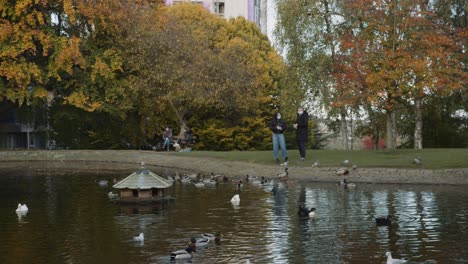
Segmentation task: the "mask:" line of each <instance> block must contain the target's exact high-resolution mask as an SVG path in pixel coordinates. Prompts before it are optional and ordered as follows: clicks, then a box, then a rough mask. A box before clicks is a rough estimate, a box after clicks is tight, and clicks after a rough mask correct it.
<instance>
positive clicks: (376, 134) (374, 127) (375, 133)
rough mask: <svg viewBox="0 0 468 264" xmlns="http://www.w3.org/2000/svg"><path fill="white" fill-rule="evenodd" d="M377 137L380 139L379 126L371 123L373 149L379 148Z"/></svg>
mask: <svg viewBox="0 0 468 264" xmlns="http://www.w3.org/2000/svg"><path fill="white" fill-rule="evenodd" d="M379 139H380V135H379V128H378V126H377V124H373V125H372V148H373V149H374V150H378V149H379Z"/></svg>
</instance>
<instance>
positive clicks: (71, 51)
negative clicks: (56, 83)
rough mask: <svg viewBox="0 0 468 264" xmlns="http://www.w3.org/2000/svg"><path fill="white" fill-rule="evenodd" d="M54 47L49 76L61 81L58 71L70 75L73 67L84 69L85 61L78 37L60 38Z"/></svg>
mask: <svg viewBox="0 0 468 264" xmlns="http://www.w3.org/2000/svg"><path fill="white" fill-rule="evenodd" d="M54 46H55V53H54V54H53V56H52V58H53V63H52V64H50V66H49V70H50V73H49V75H50V76H53V77H55V78H57V79H58V80H61V76H60V74H59V73H60V71H64V72H66V73H68V74H72V71H73V66H81V67H84V65H85V60H84V58H83V57H82V55H81V51H80V39H79V38H78V37H71V38H67V37H60V38H59V39H57V40H56V43H55V45H54Z"/></svg>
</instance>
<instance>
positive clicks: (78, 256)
mask: <svg viewBox="0 0 468 264" xmlns="http://www.w3.org/2000/svg"><path fill="white" fill-rule="evenodd" d="M154 171H155V172H158V173H160V174H162V175H169V174H172V173H174V172H173V171H169V170H162V169H161V170H158V169H154ZM125 176H126V175H125V174H116V175H115V176H93V175H82V176H80V175H63V176H32V175H31V174H30V173H27V172H22V171H15V172H12V171H0V200H1V202H0V263H170V261H169V254H170V252H171V251H174V250H177V249H183V248H185V247H186V246H187V243H188V241H189V240H190V238H191V237H193V236H199V234H200V233H203V232H209V233H214V232H216V231H221V232H222V233H223V234H224V237H223V240H222V242H221V244H219V245H216V244H214V243H213V244H211V245H209V247H207V248H205V249H198V250H197V253H195V254H194V257H193V259H192V260H191V261H190V263H211V264H216V263H245V262H246V260H247V259H248V260H250V262H251V263H385V261H386V257H385V256H384V254H385V252H386V251H391V252H392V253H393V256H394V257H397V258H406V259H410V260H411V263H468V192H467V191H466V190H467V188H466V186H465V187H462V186H460V187H454V186H427V185H424V186H414V185H374V184H366V185H358V188H357V189H356V190H353V191H351V190H350V191H345V190H342V189H339V188H337V187H336V186H335V185H333V184H325V183H320V184H318V183H305V184H304V183H299V182H296V183H290V184H288V185H280V188H279V189H278V191H277V192H276V195H273V194H272V192H270V189H271V187H267V188H263V187H260V186H256V185H252V184H248V183H246V184H244V187H243V190H242V192H241V194H240V197H241V202H240V206H239V207H238V208H234V207H233V206H232V205H231V203H230V202H229V200H230V199H231V197H232V196H233V195H234V194H235V193H236V186H235V184H233V183H224V184H219V185H218V186H216V187H205V188H202V189H200V188H196V187H195V186H193V185H183V184H181V183H177V184H175V185H174V186H173V187H172V188H170V189H168V190H167V192H166V193H167V194H170V195H172V196H174V197H176V201H175V202H171V203H168V204H164V205H160V204H154V205H151V206H128V205H127V206H124V205H119V204H116V203H112V202H110V201H109V199H108V197H107V193H108V192H109V191H111V190H112V188H111V186H110V185H112V184H110V185H109V186H107V187H100V186H98V184H96V182H95V181H96V180H100V179H107V180H109V182H112V180H113V178H114V177H116V178H118V179H120V178H123V177H125ZM19 202H21V203H26V204H27V205H28V207H29V212H28V214H27V215H26V216H23V217H20V216H18V215H17V214H16V213H15V209H16V206H17V204H18V203H19ZM302 202H303V203H305V204H306V206H307V207H309V208H310V207H315V208H317V218H316V220H310V219H301V218H299V217H298V216H297V215H296V213H297V208H298V204H300V203H302ZM387 214H392V215H394V221H393V224H392V226H390V227H377V226H375V223H374V217H376V216H383V215H387ZM140 232H143V233H144V234H145V241H144V243H138V242H134V241H132V237H133V236H135V235H137V234H138V233H140ZM178 262H179V261H178ZM182 263H183V262H182Z"/></svg>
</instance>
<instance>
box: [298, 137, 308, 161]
mask: <svg viewBox="0 0 468 264" xmlns="http://www.w3.org/2000/svg"><path fill="white" fill-rule="evenodd" d="M306 143H307V140H297V146H298V147H299V154H300V155H301V158H304V159H305V157H306Z"/></svg>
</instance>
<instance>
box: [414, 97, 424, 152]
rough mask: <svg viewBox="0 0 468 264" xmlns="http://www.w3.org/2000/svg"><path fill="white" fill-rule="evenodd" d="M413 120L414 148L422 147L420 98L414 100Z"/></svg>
mask: <svg viewBox="0 0 468 264" xmlns="http://www.w3.org/2000/svg"><path fill="white" fill-rule="evenodd" d="M414 110H415V120H414V124H415V127H414V148H415V149H422V110H421V99H416V100H415V101H414Z"/></svg>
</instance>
